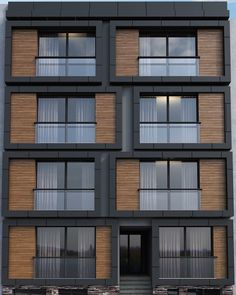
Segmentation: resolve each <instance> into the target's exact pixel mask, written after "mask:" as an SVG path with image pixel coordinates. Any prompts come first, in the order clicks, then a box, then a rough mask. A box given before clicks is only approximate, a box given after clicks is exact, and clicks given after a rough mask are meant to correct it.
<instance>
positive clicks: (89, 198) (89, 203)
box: [34, 189, 95, 211]
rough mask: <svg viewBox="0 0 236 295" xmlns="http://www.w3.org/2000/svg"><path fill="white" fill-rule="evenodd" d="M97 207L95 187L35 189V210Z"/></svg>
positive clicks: (92, 208) (82, 209)
mask: <svg viewBox="0 0 236 295" xmlns="http://www.w3.org/2000/svg"><path fill="white" fill-rule="evenodd" d="M94 208H95V200H94V189H67V190H64V189H35V190H34V210H35V211H49V210H58V211H59V210H73V211H74V210H78V211H79V210H81V211H93V210H94Z"/></svg>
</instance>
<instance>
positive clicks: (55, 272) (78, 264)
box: [35, 227, 96, 278]
mask: <svg viewBox="0 0 236 295" xmlns="http://www.w3.org/2000/svg"><path fill="white" fill-rule="evenodd" d="M95 256H96V255H95V228H94V227H67V228H64V227H39V228H38V229H37V257H36V259H35V260H36V261H35V262H36V264H35V265H36V277H37V278H94V277H95Z"/></svg>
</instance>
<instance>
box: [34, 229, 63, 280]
mask: <svg viewBox="0 0 236 295" xmlns="http://www.w3.org/2000/svg"><path fill="white" fill-rule="evenodd" d="M61 234H62V228H60V227H47V228H38V231H37V244H38V256H39V257H46V258H42V259H39V261H38V273H39V277H42V278H59V277H60V272H61V264H62V262H61V259H60V258H58V259H56V258H54V259H52V258H51V257H60V256H61V249H63V248H64V245H62V240H63V239H62V237H61ZM49 257H50V258H49Z"/></svg>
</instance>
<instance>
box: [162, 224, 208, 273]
mask: <svg viewBox="0 0 236 295" xmlns="http://www.w3.org/2000/svg"><path fill="white" fill-rule="evenodd" d="M211 236H212V233H211V228H210V227H160V228H159V254H160V277H161V278H212V277H213V276H214V258H213V257H212V245H211V240H212V239H211Z"/></svg>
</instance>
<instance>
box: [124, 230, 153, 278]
mask: <svg viewBox="0 0 236 295" xmlns="http://www.w3.org/2000/svg"><path fill="white" fill-rule="evenodd" d="M146 263H147V259H146V246H145V235H144V234H140V233H122V234H121V235H120V272H121V275H131V274H132V275H135V274H136V275H137V274H145V273H146Z"/></svg>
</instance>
